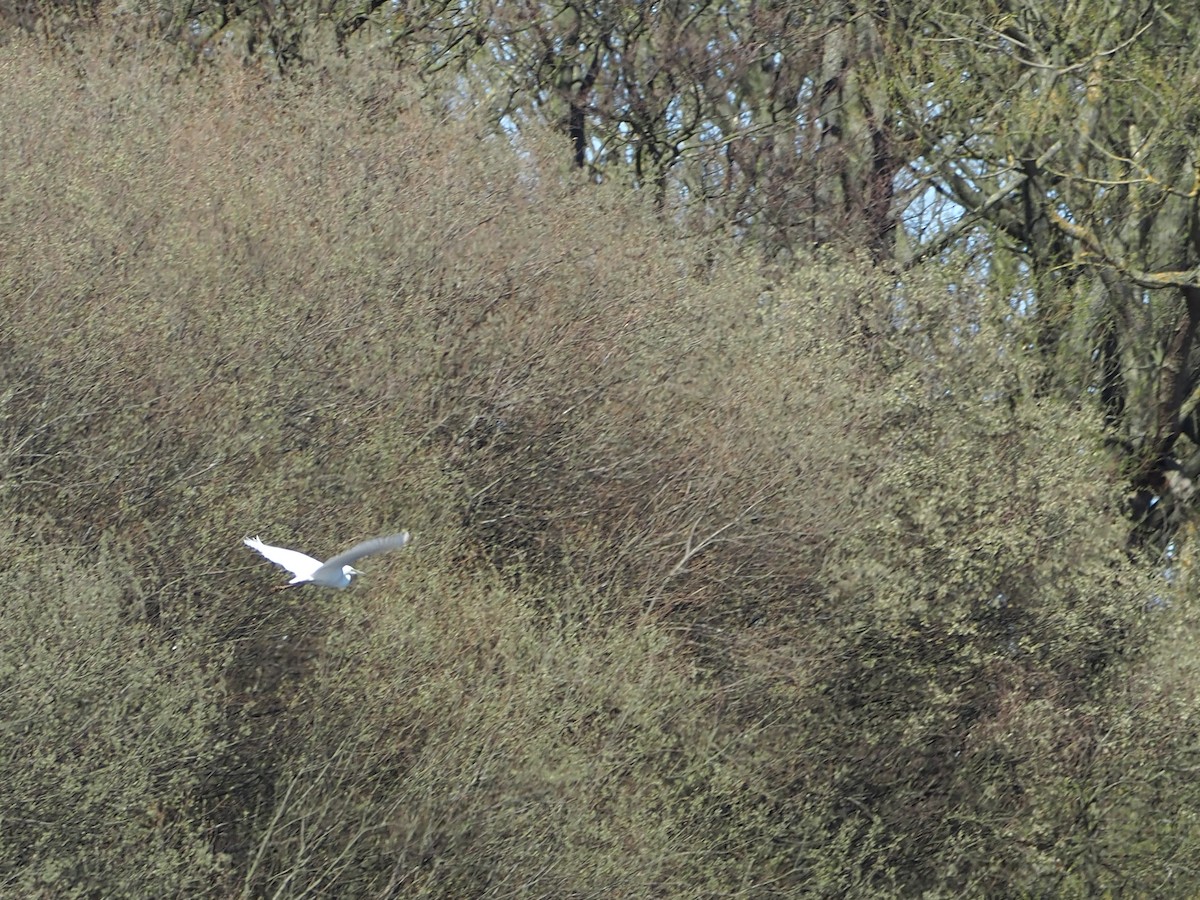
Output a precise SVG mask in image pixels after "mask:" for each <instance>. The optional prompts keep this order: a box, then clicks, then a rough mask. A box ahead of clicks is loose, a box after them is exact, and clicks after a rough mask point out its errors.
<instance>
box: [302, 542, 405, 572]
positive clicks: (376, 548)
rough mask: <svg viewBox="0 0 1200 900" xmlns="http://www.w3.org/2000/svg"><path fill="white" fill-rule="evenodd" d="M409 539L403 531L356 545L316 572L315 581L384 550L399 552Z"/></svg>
mask: <svg viewBox="0 0 1200 900" xmlns="http://www.w3.org/2000/svg"><path fill="white" fill-rule="evenodd" d="M408 538H409V534H408V532H407V531H402V532H400V533H399V534H389V535H388V536H387V537H377V538H371V540H369V541H363V542H362V543H361V544H355V545H354V546H353V547H351V548H350V549H349V550H346V551H345V552H343V553H339V554H338V555H337V556H335V557H333V559H330V560H328V561H327V562H326V563H325V564H324V565H323V566H321V568H320V569H318V570H317V571H316V572H314V573H313V581H320V580H321V579H320V577H319V575H324V574H327V573H338V572H341V571H342V566H348V565H350V564H351V563H353V562H354V561H355V560H358V559H362V558H363V557H364V556H370V555H371V554H372V553H382V552H383V551H384V550H399V549H400V548H401V547H403V546H404V545H405V544H407V543H408Z"/></svg>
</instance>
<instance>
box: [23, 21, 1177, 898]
mask: <svg viewBox="0 0 1200 900" xmlns="http://www.w3.org/2000/svg"><path fill="white" fill-rule="evenodd" d="M348 68H349V69H351V70H352V69H353V67H348ZM169 71H170V67H169V65H168V64H167V63H165V62H163V61H161V60H149V61H139V60H136V59H134V58H133V57H132V56H127V57H121V56H118V57H116V58H115V59H107V58H106V56H105V54H104V53H101V52H98V51H94V50H92V51H86V50H85V51H84V52H81V53H80V55H78V56H76V57H73V58H72V61H71V65H67V64H66V63H65V62H63V61H56V60H51V59H47V58H46V57H44V56H42V55H41V53H40V52H39V50H38V49H36V48H34V47H32V46H29V45H26V44H22V43H21V42H19V41H14V42H13V43H10V44H9V45H7V46H5V47H3V48H0V83H3V85H4V88H5V89H4V90H3V91H0V123H4V127H0V246H3V247H4V248H5V251H4V253H3V255H2V256H0V291H2V292H3V296H4V298H5V302H4V304H3V307H2V309H0V374H2V375H3V392H2V393H0V504H3V506H2V509H3V513H4V515H3V516H2V517H0V521H4V522H6V523H8V524H7V525H6V526H5V527H6V529H7V534H6V535H5V537H6V540H5V541H4V544H3V545H4V546H5V547H6V548H7V549H8V551H9V552H6V554H5V557H4V561H3V564H2V565H3V568H4V570H5V577H4V579H3V582H2V584H3V587H2V588H0V610H2V614H3V617H4V623H5V629H4V632H5V633H4V641H5V645H4V648H3V649H4V652H3V653H2V654H0V676H2V677H0V685H3V690H2V691H0V709H2V716H0V720H2V721H3V722H4V727H5V728H6V729H7V732H6V737H7V741H6V743H7V746H9V747H10V748H11V749H10V753H9V754H8V755H7V757H6V762H5V765H4V767H3V770H2V771H0V784H3V787H2V788H0V809H3V810H5V813H4V819H3V823H2V830H0V836H2V839H3V841H4V847H3V849H4V852H3V853H2V854H0V857H2V858H3V860H4V861H3V862H0V884H3V886H4V888H5V889H6V890H7V891H9V892H13V893H20V894H23V895H29V896H33V895H38V894H40V895H44V896H51V895H54V896H66V895H71V894H73V893H78V894H95V895H105V896H118V895H121V896H139V895H140V896H149V895H153V894H157V895H167V894H185V893H186V894H188V895H191V896H202V895H209V896H222V897H224V896H236V895H239V894H240V895H243V896H247V897H251V896H254V897H257V896H275V897H292V896H296V897H298V896H307V895H325V896H360V897H385V896H443V897H461V896H507V895H513V894H522V895H529V896H546V897H605V896H617V895H620V896H647V897H649V896H657V897H662V896H672V897H675V896H678V897H694V896H730V895H739V894H740V895H747V896H751V895H752V896H772V895H779V896H787V895H801V894H816V895H838V896H845V895H849V894H859V895H866V894H871V893H879V892H903V893H912V892H919V891H927V892H928V895H929V896H942V895H949V894H959V893H962V892H964V891H965V892H967V893H972V892H975V893H980V892H982V893H993V894H1006V893H1016V894H1019V893H1022V892H1024V893H1028V894H1037V895H1050V894H1055V893H1060V894H1062V895H1064V896H1068V895H1071V896H1073V895H1081V894H1083V893H1089V892H1094V891H1099V892H1101V893H1102V892H1103V891H1105V890H1108V891H1110V892H1114V893H1116V892H1137V891H1140V890H1149V889H1162V888H1164V882H1163V881H1162V879H1163V877H1165V876H1163V875H1162V870H1163V866H1162V865H1160V864H1159V862H1160V861H1161V859H1162V858H1163V857H1164V855H1165V856H1166V857H1167V858H1168V860H1169V863H1170V867H1171V872H1172V873H1173V874H1172V876H1171V877H1172V878H1173V879H1175V880H1173V881H1171V882H1170V883H1169V885H1166V886H1168V887H1170V888H1171V889H1172V891H1174V892H1178V891H1186V890H1187V889H1193V888H1195V887H1196V885H1197V883H1198V879H1197V878H1196V873H1195V872H1194V871H1193V870H1192V868H1191V866H1192V864H1191V863H1190V859H1191V858H1193V856H1194V854H1193V853H1192V852H1191V851H1192V850H1193V849H1194V845H1193V844H1192V843H1191V842H1192V840H1194V836H1193V835H1192V834H1191V832H1188V833H1187V834H1186V835H1181V836H1180V835H1177V836H1175V837H1173V838H1172V840H1174V841H1176V842H1175V843H1173V844H1171V846H1170V848H1169V849H1164V847H1165V846H1166V845H1165V844H1162V845H1160V844H1158V843H1156V841H1155V840H1149V841H1146V840H1139V842H1131V841H1124V840H1123V837H1124V836H1127V835H1128V834H1129V832H1130V830H1131V829H1135V824H1134V823H1136V821H1137V820H1138V813H1139V811H1141V810H1144V809H1146V808H1148V806H1149V805H1150V804H1151V803H1152V802H1155V801H1156V798H1158V797H1159V796H1160V795H1163V794H1164V793H1165V789H1166V787H1171V788H1173V790H1172V791H1170V792H1169V793H1170V797H1171V803H1173V804H1175V806H1176V807H1178V808H1180V809H1182V808H1183V806H1184V805H1185V804H1186V803H1188V802H1190V801H1191V800H1194V799H1197V798H1195V797H1194V789H1192V788H1191V787H1190V785H1182V784H1178V783H1175V782H1171V783H1170V784H1169V785H1167V784H1165V783H1164V780H1163V779H1162V778H1161V777H1159V778H1155V779H1149V778H1148V779H1146V780H1145V781H1144V782H1139V784H1138V785H1136V786H1133V787H1130V788H1127V789H1123V790H1122V791H1115V790H1112V789H1111V788H1110V787H1108V786H1110V785H1111V784H1113V783H1114V782H1113V778H1114V772H1115V769H1116V768H1117V765H1118V763H1117V761H1118V760H1123V761H1124V762H1123V763H1122V764H1123V765H1130V766H1133V765H1138V766H1144V767H1146V770H1147V771H1150V770H1153V771H1156V772H1163V771H1166V770H1167V767H1168V763H1169V764H1170V765H1181V764H1182V761H1184V760H1185V759H1186V757H1187V747H1188V743H1187V741H1186V739H1185V737H1184V736H1183V735H1181V734H1179V733H1178V732H1175V731H1173V730H1172V729H1171V728H1170V727H1169V726H1168V725H1166V724H1164V722H1163V721H1160V720H1158V719H1156V718H1155V716H1156V710H1166V709H1168V708H1170V709H1171V710H1172V713H1171V714H1172V715H1178V714H1179V708H1180V705H1181V704H1182V705H1183V706H1186V707H1187V708H1189V709H1190V708H1193V707H1192V705H1191V700H1190V699H1187V700H1186V701H1185V700H1183V699H1180V698H1179V695H1176V696H1175V698H1174V699H1173V700H1172V704H1174V705H1170V706H1168V705H1167V704H1166V701H1164V700H1163V699H1162V691H1161V686H1160V685H1155V683H1154V680H1153V679H1152V678H1148V677H1146V674H1145V673H1146V668H1144V667H1143V668H1141V669H1139V668H1137V660H1138V658H1139V657H1138V653H1139V652H1140V651H1141V649H1142V648H1144V647H1147V646H1153V647H1154V648H1156V651H1155V652H1159V650H1160V649H1161V647H1162V646H1165V645H1164V644H1151V641H1152V639H1156V640H1159V641H1166V640H1168V639H1169V640H1174V641H1179V636H1178V635H1179V633H1180V632H1172V633H1171V634H1167V635H1166V636H1157V632H1156V631H1155V630H1154V629H1152V628H1150V627H1149V626H1148V625H1147V623H1146V622H1145V621H1144V618H1145V617H1144V614H1143V610H1144V605H1145V603H1144V601H1145V597H1146V596H1147V592H1148V591H1149V590H1150V588H1149V587H1148V582H1147V580H1146V578H1145V577H1144V576H1143V575H1141V574H1139V571H1138V569H1137V568H1136V567H1135V566H1134V565H1133V564H1132V563H1131V561H1130V560H1128V559H1126V558H1125V556H1124V555H1123V554H1122V553H1121V552H1120V549H1119V546H1118V542H1117V541H1115V540H1112V539H1110V537H1109V531H1110V529H1111V528H1112V526H1113V523H1115V522H1116V521H1117V514H1116V512H1115V504H1114V502H1113V501H1114V498H1113V497H1112V496H1111V494H1112V489H1111V485H1110V484H1109V483H1108V482H1107V481H1106V480H1105V476H1104V466H1103V464H1102V460H1099V459H1097V458H1096V455H1095V454H1093V453H1092V452H1091V448H1092V447H1094V446H1099V441H1098V440H1097V436H1096V435H1094V434H1091V433H1089V432H1088V429H1087V426H1086V423H1085V422H1084V421H1083V420H1081V419H1080V418H1078V417H1077V416H1076V414H1075V413H1074V412H1073V411H1071V410H1067V409H1063V408H1059V407H1056V406H1054V405H1052V404H1050V403H1048V402H1046V401H1041V400H1032V399H1028V398H1027V397H1025V396H1024V395H1023V394H1022V393H1021V392H1020V390H1019V385H1020V384H1021V383H1022V378H1023V370H1022V369H1021V367H1022V366H1023V365H1026V363H1025V362H1023V360H1022V358H1021V355H1020V353H1019V349H1018V348H1012V347H1008V348H1005V349H1004V350H1003V352H1001V353H1000V354H997V349H996V348H997V346H998V345H997V342H996V340H995V337H994V335H993V334H991V332H989V331H988V327H987V326H988V323H987V316H988V315H989V313H988V306H987V304H986V303H985V302H982V301H981V302H980V304H979V306H978V307H976V308H972V309H963V308H962V307H961V306H957V305H955V304H953V303H952V302H951V301H950V300H948V299H947V298H948V297H949V296H950V295H949V293H948V291H947V290H946V281H947V280H952V279H953V277H954V276H953V273H949V272H946V273H913V274H911V275H910V277H909V278H908V280H907V281H906V284H905V285H904V286H903V291H904V292H907V293H905V294H904V295H903V296H901V295H900V294H899V293H898V292H899V291H900V290H901V289H900V288H897V287H896V285H895V283H894V281H893V279H891V278H890V277H888V276H887V274H886V273H882V272H879V271H873V270H871V269H869V268H868V267H865V266H863V265H861V264H859V263H858V262H856V261H854V260H853V259H852V258H850V257H845V258H832V257H831V258H830V259H826V260H822V261H814V262H812V263H811V264H810V265H809V266H808V267H807V268H806V269H805V270H803V271H802V272H800V273H798V275H797V276H796V278H795V279H794V280H786V279H785V280H784V281H782V282H774V283H768V282H767V280H766V279H765V278H764V277H763V276H762V275H761V274H760V273H759V272H757V271H756V269H755V267H754V266H753V265H752V264H751V263H749V262H747V261H745V260H744V259H739V257H738V255H737V254H736V253H734V252H733V251H731V250H729V249H727V248H722V247H714V246H707V245H704V244H702V243H700V242H698V241H695V240H692V239H689V238H688V236H687V235H686V234H680V233H676V232H674V231H672V229H671V228H670V227H668V226H665V225H664V224H663V223H661V222H658V221H656V220H655V218H654V216H653V214H652V213H651V211H649V210H647V209H645V208H644V206H643V205H642V204H641V203H640V202H639V200H638V198H636V197H633V196H630V195H628V194H626V193H624V192H622V191H621V190H618V189H616V188H605V187H596V186H594V185H587V184H583V183H580V182H578V181H576V180H574V179H573V178H572V177H571V176H570V175H569V174H568V173H563V172H561V171H559V170H558V169H556V167H555V166H554V165H553V164H552V163H551V162H550V160H552V159H554V158H556V157H557V156H559V155H560V154H559V152H558V149H559V148H557V147H556V146H553V145H552V143H551V142H552V141H553V138H551V137H549V136H547V137H544V138H529V139H528V140H527V142H526V143H524V144H522V145H521V146H520V147H517V148H514V147H512V146H510V145H509V144H508V143H507V142H506V141H504V140H497V139H495V138H486V137H481V134H482V132H477V131H475V130H473V127H472V125H471V123H470V122H467V123H461V122H455V121H451V120H450V119H449V118H447V117H443V116H439V115H438V114H437V113H436V111H431V110H430V109H429V108H427V106H428V104H426V103H423V102H417V101H416V100H414V99H413V98H412V97H410V96H409V95H408V94H407V93H406V91H405V90H404V85H403V83H402V82H401V81H395V82H390V81H389V80H388V79H386V78H382V77H380V76H378V75H377V74H375V75H368V74H364V73H363V72H357V71H338V72H334V71H329V72H326V73H325V78H324V80H321V79H314V81H313V83H312V84H309V85H296V84H261V83H258V82H255V81H253V80H249V79H247V77H246V76H245V74H244V73H243V72H242V71H240V70H238V71H223V70H221V69H220V68H219V67H218V68H216V69H215V70H214V71H211V72H209V73H207V74H206V75H204V76H203V77H201V76H198V75H194V74H192V75H188V76H186V77H170V78H168V77H164V74H163V73H164V72H169ZM318 84H319V85H320V87H319V88H318V87H317V85H318ZM542 142H544V143H542ZM918 301H919V302H918ZM897 308H906V309H913V310H915V309H922V310H931V311H932V312H930V313H929V314H928V315H926V314H925V313H922V314H921V315H916V314H912V315H909V316H907V318H906V320H905V321H904V322H900V321H898V320H896V319H895V318H894V317H893V315H892V312H893V311H894V310H895V309H897ZM998 360H999V361H998ZM1010 398H1011V403H1010V402H1009V400H1010ZM997 472H999V473H1003V475H1004V477H1003V478H990V477H976V476H985V475H991V474H994V473H997ZM401 527H406V528H410V529H411V530H412V531H413V532H414V534H415V536H416V539H415V541H414V543H413V545H412V547H411V549H410V550H406V551H405V552H404V553H402V554H395V555H392V556H389V557H380V558H379V559H376V560H372V561H371V566H370V567H369V575H368V576H366V577H365V578H364V579H363V580H362V581H361V582H360V583H358V584H357V585H356V586H355V588H354V589H352V590H351V591H348V592H346V593H342V594H322V593H318V592H316V591H313V590H297V591H292V592H288V593H285V594H274V593H272V592H271V591H270V588H271V587H272V586H274V585H275V584H278V583H280V582H281V579H280V578H279V574H280V573H278V572H277V571H273V570H271V569H269V568H267V567H266V566H264V565H263V564H262V563H261V561H260V560H258V559H257V558H256V557H254V556H252V555H250V554H248V553H246V552H245V551H244V548H242V547H241V546H240V543H239V539H240V538H241V537H242V535H243V534H244V533H245V532H253V533H258V532H260V531H261V532H262V534H263V537H264V538H265V539H268V540H272V541H274V542H278V543H282V544H288V545H294V546H298V547H301V548H303V549H306V550H308V551H310V552H313V553H314V554H316V555H320V554H322V553H327V552H330V551H332V550H334V549H336V548H338V547H340V546H342V545H343V544H345V543H347V542H349V541H351V540H353V539H355V538H357V537H360V536H363V535H366V534H371V533H375V532H385V531H389V530H392V529H397V528H401ZM1000 595H1003V597H1004V600H1003V602H998V600H997V598H998V597H999V596H1000ZM1172 635H1173V636H1172ZM1177 645H1178V644H1174V645H1172V646H1177ZM1148 658H1149V659H1156V658H1158V657H1157V656H1155V654H1154V653H1151V654H1150V655H1149V656H1148ZM1135 675H1136V676H1137V677H1134V676H1135ZM1189 697H1190V695H1189ZM1143 734H1146V735H1149V734H1153V735H1154V738H1153V741H1152V742H1151V741H1149V740H1148V739H1143V738H1142V735H1143ZM1143 783H1144V785H1145V788H1144V789H1143V787H1142V784H1143ZM1070 786H1079V791H1077V792H1076V793H1071V788H1070ZM1080 791H1082V794H1081V793H1080ZM1084 795H1086V796H1087V797H1088V799H1087V800H1086V802H1085V801H1084V800H1081V799H1080V797H1081V796H1084ZM1081 821H1085V822H1086V823H1087V827H1088V828H1090V829H1091V830H1090V831H1088V832H1087V833H1086V835H1083V834H1081V832H1080V830H1079V829H1080V825H1079V823H1080V822H1081ZM1155 833H1156V834H1160V835H1162V840H1163V841H1165V840H1166V837H1165V832H1162V831H1161V829H1160V831H1158V832H1155ZM100 835H103V836H105V839H104V840H100V839H99V838H98V836H100ZM1097 846H1100V847H1104V848H1106V853H1108V854H1109V855H1108V856H1107V857H1106V858H1100V857H1099V856H1098V855H1097V853H1096V851H1095V850H1094V848H1095V847H1097ZM1114 860H1115V862H1114Z"/></svg>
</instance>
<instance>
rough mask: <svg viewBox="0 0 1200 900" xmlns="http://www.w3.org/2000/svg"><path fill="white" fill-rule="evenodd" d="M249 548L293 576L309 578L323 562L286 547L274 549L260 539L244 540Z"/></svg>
mask: <svg viewBox="0 0 1200 900" xmlns="http://www.w3.org/2000/svg"><path fill="white" fill-rule="evenodd" d="M242 543H244V544H245V545H246V546H247V547H252V548H253V549H255V550H257V551H258V552H259V553H261V554H262V555H263V556H265V557H266V558H267V559H269V560H270V561H271V562H273V563H275V565H277V566H283V567H284V568H285V569H287V570H288V571H289V572H291V573H292V574H293V575H301V576H303V577H305V578H309V577H311V576H312V574H313V573H314V572H315V571H317V569H319V568H321V561H320V560H319V559H313V558H312V557H311V556H309V555H308V554H306V553H301V552H300V551H299V550H288V549H287V548H286V547H272V546H271V545H270V544H264V543H263V542H262V541H260V540H259V539H258V538H256V537H253V538H244V539H243V540H242Z"/></svg>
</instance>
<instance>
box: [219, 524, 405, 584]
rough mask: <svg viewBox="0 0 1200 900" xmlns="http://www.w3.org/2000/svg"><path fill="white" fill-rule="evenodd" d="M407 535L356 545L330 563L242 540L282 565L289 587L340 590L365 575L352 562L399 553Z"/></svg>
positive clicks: (255, 540)
mask: <svg viewBox="0 0 1200 900" xmlns="http://www.w3.org/2000/svg"><path fill="white" fill-rule="evenodd" d="M408 537H409V535H408V532H407V531H402V532H400V533H399V534H389V535H387V536H385V537H377V538H372V539H371V540H369V541H363V542H362V543H361V544H355V545H354V546H353V547H351V548H350V549H349V550H346V551H345V552H343V553H339V554H338V555H337V556H335V557H333V558H332V559H330V560H329V561H327V562H321V561H320V560H319V559H313V558H312V557H311V556H308V555H307V554H304V553H301V552H300V551H298V550H288V549H287V548H286V547H272V546H271V545H270V544H264V543H263V542H262V541H261V540H259V539H258V538H256V537H252V538H243V539H242V543H244V544H245V545H246V546H247V547H250V548H251V549H254V550H257V551H258V552H259V553H261V554H262V555H263V556H265V557H266V558H267V559H269V560H270V561H271V562H273V563H275V565H277V566H283V567H284V568H285V569H287V570H288V571H289V572H291V573H292V575H293V576H295V577H293V578H292V580H291V581H289V582H288V584H303V583H305V582H309V581H311V582H312V583H313V584H321V585H324V586H325V587H332V588H337V589H338V590H341V589H342V588H344V587H347V586H348V585H349V584H350V579H351V578H353V577H354V576H355V575H361V574H362V572H360V571H358V569H356V568H354V566H352V565H350V563H352V562H357V561H358V560H360V559H362V558H363V557H364V556H370V555H371V554H372V553H382V552H383V551H384V550H399V549H400V548H401V547H403V546H404V545H405V544H407V543H408Z"/></svg>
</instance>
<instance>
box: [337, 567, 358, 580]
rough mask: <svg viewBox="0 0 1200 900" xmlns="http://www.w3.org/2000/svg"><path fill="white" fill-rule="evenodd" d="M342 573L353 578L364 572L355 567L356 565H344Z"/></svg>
mask: <svg viewBox="0 0 1200 900" xmlns="http://www.w3.org/2000/svg"><path fill="white" fill-rule="evenodd" d="M342 574H343V575H345V576H346V577H347V578H353V577H354V576H355V575H361V574H362V572H360V571H358V569H356V568H354V566H342Z"/></svg>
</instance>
